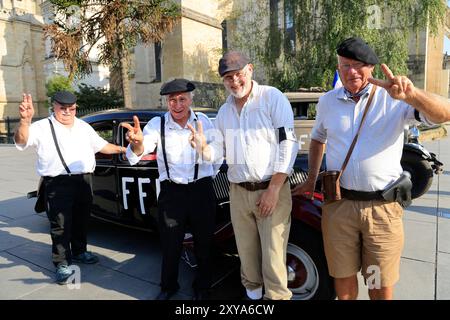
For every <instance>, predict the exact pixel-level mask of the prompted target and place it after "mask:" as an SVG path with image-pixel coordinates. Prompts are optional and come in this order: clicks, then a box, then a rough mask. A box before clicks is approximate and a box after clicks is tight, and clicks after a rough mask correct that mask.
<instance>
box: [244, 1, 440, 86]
mask: <svg viewBox="0 0 450 320" xmlns="http://www.w3.org/2000/svg"><path fill="white" fill-rule="evenodd" d="M269 1H270V2H271V3H277V2H281V1H273V0H268V2H269ZM281 3H283V8H282V12H281V13H280V10H277V11H278V12H274V11H273V10H272V11H270V10H267V11H266V12H271V16H269V17H268V19H267V20H268V21H270V23H269V27H268V28H267V30H266V34H267V37H266V39H265V41H262V42H261V41H258V40H257V39H254V40H252V35H249V34H245V28H243V30H241V29H240V30H241V31H242V32H244V35H242V34H241V38H246V41H245V42H241V43H239V41H238V43H237V46H238V47H239V46H240V47H241V48H242V49H243V50H246V51H247V50H248V49H247V47H248V46H254V47H253V48H252V49H251V51H252V52H259V55H258V57H257V58H258V60H260V61H261V62H262V64H263V65H264V69H265V74H266V77H267V78H268V80H269V83H270V84H272V85H274V86H277V87H278V88H280V89H281V90H285V91H288V90H292V91H293V90H297V89H298V88H300V87H315V86H320V87H324V88H331V84H332V80H333V76H334V72H335V69H336V64H337V61H336V46H337V44H338V43H340V42H341V41H342V40H344V39H346V38H348V37H351V36H359V37H361V38H363V39H365V40H366V41H367V42H368V43H369V44H370V45H371V46H372V47H373V48H374V50H375V52H377V54H378V56H379V57H380V60H381V61H382V62H383V63H386V64H387V65H389V67H390V68H391V69H392V70H393V71H394V73H402V74H406V73H407V71H408V70H407V61H408V44H409V42H408V41H409V40H410V39H411V36H413V37H414V35H416V34H418V32H419V31H420V30H421V29H424V28H425V27H427V26H428V27H429V29H430V31H431V33H432V34H436V32H437V30H438V29H439V27H441V26H442V25H443V24H444V18H445V12H446V3H445V1H442V0H301V1H299V0H284V2H281ZM272 9H273V6H272ZM287 11H289V12H291V13H292V20H293V23H294V25H295V49H294V50H292V48H291V44H290V43H288V41H289V40H290V39H288V38H287V37H286V34H285V30H284V34H283V30H280V26H279V21H281V20H280V17H279V16H274V14H275V15H276V14H278V15H280V14H282V13H283V12H284V17H286V12H287ZM260 24H261V22H260ZM284 27H286V24H285V25H284ZM258 36H259V37H260V36H261V33H259V34H258ZM375 76H382V74H381V72H380V70H379V69H378V68H376V69H375Z"/></svg>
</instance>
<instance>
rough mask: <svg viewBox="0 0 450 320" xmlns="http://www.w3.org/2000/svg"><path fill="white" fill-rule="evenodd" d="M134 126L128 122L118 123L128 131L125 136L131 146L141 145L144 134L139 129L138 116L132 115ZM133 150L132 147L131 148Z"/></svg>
mask: <svg viewBox="0 0 450 320" xmlns="http://www.w3.org/2000/svg"><path fill="white" fill-rule="evenodd" d="M133 122H134V126H132V125H130V124H129V123H125V122H122V123H121V124H120V125H121V126H122V127H124V128H126V129H128V132H127V134H126V136H125V138H126V139H127V141H128V142H130V143H131V146H132V147H133V146H137V147H141V146H142V145H143V141H144V135H143V133H142V130H141V125H140V123H139V118H138V117H137V116H133ZM133 150H134V149H133Z"/></svg>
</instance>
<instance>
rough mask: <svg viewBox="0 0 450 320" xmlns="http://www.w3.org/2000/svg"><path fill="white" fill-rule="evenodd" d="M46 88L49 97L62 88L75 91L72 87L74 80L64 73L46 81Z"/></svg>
mask: <svg viewBox="0 0 450 320" xmlns="http://www.w3.org/2000/svg"><path fill="white" fill-rule="evenodd" d="M45 89H46V90H47V97H49V98H51V97H52V96H53V95H54V94H55V92H57V91H61V90H66V91H70V92H75V90H74V89H73V87H72V81H71V80H70V79H69V78H67V77H64V76H62V75H56V76H53V77H51V78H50V79H48V80H47V82H46V83H45Z"/></svg>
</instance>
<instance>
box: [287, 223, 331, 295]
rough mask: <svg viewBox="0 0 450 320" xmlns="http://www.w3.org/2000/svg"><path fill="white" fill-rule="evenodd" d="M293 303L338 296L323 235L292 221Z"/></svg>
mask: <svg viewBox="0 0 450 320" xmlns="http://www.w3.org/2000/svg"><path fill="white" fill-rule="evenodd" d="M286 267H287V271H288V287H289V289H290V290H291V291H292V300H329V299H334V298H335V297H336V294H335V291H334V284H333V278H331V277H330V276H329V275H328V267H327V263H326V259H325V254H324V251H323V242H322V235H321V233H320V232H317V231H315V230H313V229H312V228H311V227H309V226H307V225H306V224H304V223H302V222H299V221H292V225H291V232H290V236H289V243H288V248H287V256H286Z"/></svg>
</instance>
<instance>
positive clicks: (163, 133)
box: [161, 112, 198, 182]
mask: <svg viewBox="0 0 450 320" xmlns="http://www.w3.org/2000/svg"><path fill="white" fill-rule="evenodd" d="M194 115H195V119H194V121H195V124H196V125H195V127H196V128H195V129H197V114H196V113H195V112H194ZM165 129H166V118H165V117H164V115H162V116H161V147H162V153H163V158H164V165H165V167H166V172H167V179H169V181H171V180H170V172H169V164H168V162H167V154H166V130H165ZM197 159H198V155H197V152H195V160H196V161H195V166H194V182H195V181H197V178H198V161H197Z"/></svg>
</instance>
